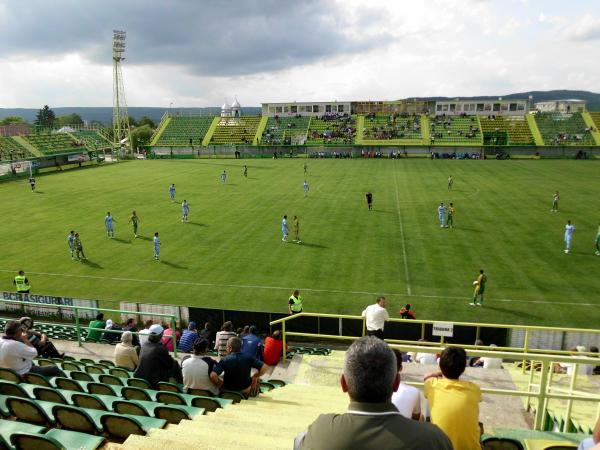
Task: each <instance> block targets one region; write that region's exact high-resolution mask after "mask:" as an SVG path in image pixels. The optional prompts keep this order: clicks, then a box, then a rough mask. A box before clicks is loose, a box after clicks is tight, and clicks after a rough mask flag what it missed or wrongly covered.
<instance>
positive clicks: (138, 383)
mask: <svg viewBox="0 0 600 450" xmlns="http://www.w3.org/2000/svg"><path fill="white" fill-rule="evenodd" d="M127 386H131V387H137V388H142V389H152V386H150V383H148V382H147V381H146V380H144V379H143V378H128V379H127Z"/></svg>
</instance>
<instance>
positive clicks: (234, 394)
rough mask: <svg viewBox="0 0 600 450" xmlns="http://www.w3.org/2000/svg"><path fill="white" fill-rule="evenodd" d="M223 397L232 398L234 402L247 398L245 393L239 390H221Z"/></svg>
mask: <svg viewBox="0 0 600 450" xmlns="http://www.w3.org/2000/svg"><path fill="white" fill-rule="evenodd" d="M221 398H226V399H229V400H232V401H233V403H240V402H241V401H242V400H246V397H245V396H244V394H242V393H241V392H237V391H223V392H221Z"/></svg>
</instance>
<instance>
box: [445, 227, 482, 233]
mask: <svg viewBox="0 0 600 450" xmlns="http://www.w3.org/2000/svg"><path fill="white" fill-rule="evenodd" d="M452 229H456V227H454V228H452ZM458 229H459V230H461V231H462V230H464V231H472V232H473V233H483V231H481V230H478V229H477V228H468V227H460V226H459V227H458Z"/></svg>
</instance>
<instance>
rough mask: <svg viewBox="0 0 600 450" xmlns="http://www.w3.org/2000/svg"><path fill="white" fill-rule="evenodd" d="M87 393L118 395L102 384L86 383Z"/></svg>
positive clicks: (110, 387) (111, 387)
mask: <svg viewBox="0 0 600 450" xmlns="http://www.w3.org/2000/svg"><path fill="white" fill-rule="evenodd" d="M87 389H88V392H89V393H90V394H96V395H118V393H117V392H116V391H115V390H114V389H113V386H110V385H108V384H104V383H96V382H92V383H88V385H87Z"/></svg>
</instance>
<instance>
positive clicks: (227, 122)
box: [210, 116, 261, 145]
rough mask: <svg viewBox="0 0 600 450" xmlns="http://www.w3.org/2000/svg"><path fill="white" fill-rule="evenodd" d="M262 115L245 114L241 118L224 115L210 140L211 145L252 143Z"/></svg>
mask: <svg viewBox="0 0 600 450" xmlns="http://www.w3.org/2000/svg"><path fill="white" fill-rule="evenodd" d="M260 121H261V116H243V117H241V118H233V117H231V118H226V117H223V118H221V120H220V121H219V124H218V125H217V127H216V128H215V131H214V133H213V135H212V138H211V140H210V144H211V145H232V144H239V145H251V144H252V142H253V140H254V137H255V135H256V131H257V129H258V125H259V123H260Z"/></svg>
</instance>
